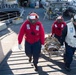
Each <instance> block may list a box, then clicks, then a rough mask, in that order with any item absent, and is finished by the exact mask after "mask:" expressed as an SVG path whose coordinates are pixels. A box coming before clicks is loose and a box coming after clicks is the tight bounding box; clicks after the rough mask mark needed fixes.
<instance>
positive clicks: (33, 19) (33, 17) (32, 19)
mask: <svg viewBox="0 0 76 75" xmlns="http://www.w3.org/2000/svg"><path fill="white" fill-rule="evenodd" d="M38 19H39V16H38V15H37V14H36V13H34V12H32V13H30V14H29V15H28V20H29V21H30V23H36V22H37V21H38Z"/></svg>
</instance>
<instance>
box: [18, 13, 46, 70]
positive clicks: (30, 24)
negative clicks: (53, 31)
mask: <svg viewBox="0 0 76 75" xmlns="http://www.w3.org/2000/svg"><path fill="white" fill-rule="evenodd" d="M44 34H45V33H44V28H43V25H42V23H41V22H40V21H39V16H38V15H37V14H36V13H34V12H33V13H30V14H29V15H28V17H27V20H26V21H25V22H24V23H23V24H22V26H21V28H20V32H19V35H18V44H19V45H18V47H19V49H21V42H22V39H23V36H24V38H25V53H26V55H27V56H28V57H29V62H31V61H32V57H33V64H34V66H35V70H36V71H37V70H38V68H37V63H38V59H39V55H40V52H41V48H44V36H45V35H44Z"/></svg>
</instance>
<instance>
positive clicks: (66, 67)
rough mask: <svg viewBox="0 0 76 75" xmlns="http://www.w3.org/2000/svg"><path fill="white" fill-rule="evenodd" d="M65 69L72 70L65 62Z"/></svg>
mask: <svg viewBox="0 0 76 75" xmlns="http://www.w3.org/2000/svg"><path fill="white" fill-rule="evenodd" d="M65 70H66V71H68V72H70V71H71V69H70V65H66V63H65Z"/></svg>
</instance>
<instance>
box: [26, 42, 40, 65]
mask: <svg viewBox="0 0 76 75" xmlns="http://www.w3.org/2000/svg"><path fill="white" fill-rule="evenodd" d="M25 53H26V55H27V56H28V57H32V56H33V63H34V64H37V63H38V59H39V56H40V53H41V43H40V41H38V42H36V43H34V44H30V43H28V42H27V41H25Z"/></svg>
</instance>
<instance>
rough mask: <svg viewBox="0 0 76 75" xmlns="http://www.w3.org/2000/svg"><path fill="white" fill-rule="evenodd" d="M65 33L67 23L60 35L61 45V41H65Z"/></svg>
mask: <svg viewBox="0 0 76 75" xmlns="http://www.w3.org/2000/svg"><path fill="white" fill-rule="evenodd" d="M66 35H67V25H66V26H65V27H64V29H63V31H62V36H61V45H63V42H65V37H66Z"/></svg>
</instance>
